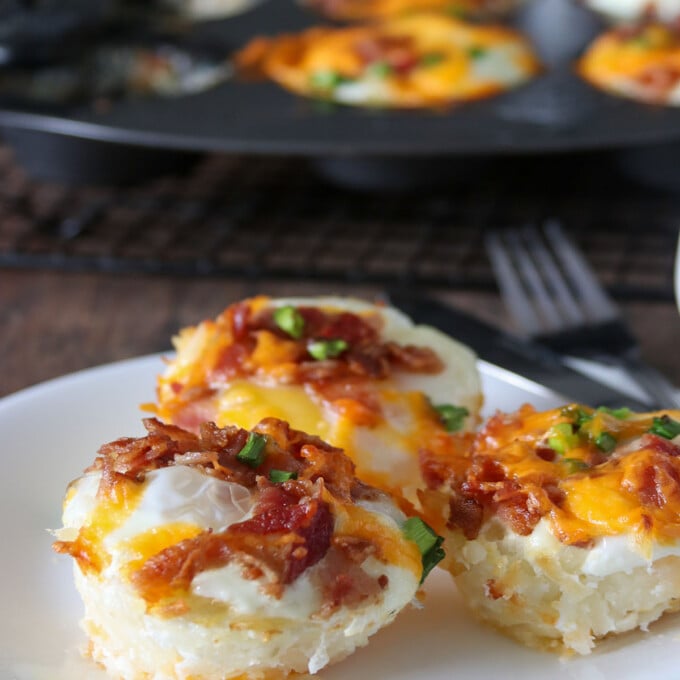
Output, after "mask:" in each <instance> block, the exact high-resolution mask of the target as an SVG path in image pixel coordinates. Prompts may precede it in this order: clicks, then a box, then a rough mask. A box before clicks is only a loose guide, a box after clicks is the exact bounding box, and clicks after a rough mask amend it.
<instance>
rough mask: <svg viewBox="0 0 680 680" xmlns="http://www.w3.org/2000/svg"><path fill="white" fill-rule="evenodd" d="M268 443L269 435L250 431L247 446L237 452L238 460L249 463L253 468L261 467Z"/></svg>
mask: <svg viewBox="0 0 680 680" xmlns="http://www.w3.org/2000/svg"><path fill="white" fill-rule="evenodd" d="M266 444H267V437H265V436H264V435H262V434H256V433H255V432H249V433H248V440H247V441H246V444H245V446H244V447H243V448H242V449H241V450H240V451H239V452H238V453H237V454H236V458H237V460H240V461H241V462H242V463H245V464H246V465H249V466H250V467H251V468H257V467H260V465H262V462H263V461H264V457H265V451H264V447H265V445H266Z"/></svg>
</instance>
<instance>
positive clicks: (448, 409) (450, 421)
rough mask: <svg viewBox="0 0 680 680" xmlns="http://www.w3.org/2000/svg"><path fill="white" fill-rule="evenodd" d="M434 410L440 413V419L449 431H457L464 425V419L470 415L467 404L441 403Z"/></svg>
mask: <svg viewBox="0 0 680 680" xmlns="http://www.w3.org/2000/svg"><path fill="white" fill-rule="evenodd" d="M434 410H435V411H436V412H437V413H438V414H439V420H441V421H442V425H443V426H444V429H445V430H446V431H447V432H457V431H458V430H460V429H461V428H462V427H463V421H464V420H465V418H466V416H469V415H470V411H468V410H467V409H466V408H465V406H452V405H451V404H441V405H440V406H435V407H434Z"/></svg>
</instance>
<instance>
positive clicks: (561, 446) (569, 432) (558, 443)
mask: <svg viewBox="0 0 680 680" xmlns="http://www.w3.org/2000/svg"><path fill="white" fill-rule="evenodd" d="M551 433H552V434H549V436H548V446H549V447H550V448H551V449H552V450H553V451H555V452H557V453H559V454H560V455H561V456H563V455H564V454H565V453H566V452H567V451H568V450H569V449H573V448H574V447H576V446H578V435H576V434H574V427H573V425H572V424H571V423H557V425H554V426H553V427H552V430H551Z"/></svg>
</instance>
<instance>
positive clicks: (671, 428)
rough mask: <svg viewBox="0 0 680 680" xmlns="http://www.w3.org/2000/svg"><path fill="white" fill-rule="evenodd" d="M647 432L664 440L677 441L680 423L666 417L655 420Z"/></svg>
mask: <svg viewBox="0 0 680 680" xmlns="http://www.w3.org/2000/svg"><path fill="white" fill-rule="evenodd" d="M647 432H651V433H652V434H658V435H659V437H663V438H664V439H675V437H677V436H678V435H679V434H680V422H678V421H677V420H673V418H671V417H670V416H665V415H664V416H661V417H660V418H654V421H653V423H652V426H651V427H650V428H649V430H647Z"/></svg>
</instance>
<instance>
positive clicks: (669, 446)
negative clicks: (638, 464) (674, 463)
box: [639, 433, 680, 458]
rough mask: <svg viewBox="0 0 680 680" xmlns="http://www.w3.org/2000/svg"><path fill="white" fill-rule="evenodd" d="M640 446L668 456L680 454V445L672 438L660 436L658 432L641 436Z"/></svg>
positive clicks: (673, 456) (672, 456)
mask: <svg viewBox="0 0 680 680" xmlns="http://www.w3.org/2000/svg"><path fill="white" fill-rule="evenodd" d="M639 447H640V448H641V449H650V450H651V451H655V452H656V453H661V454H664V455H666V456H671V458H675V457H676V456H680V446H679V445H678V444H675V443H674V442H673V440H672V439H666V438H665V437H659V435H657V434H652V433H646V434H644V435H642V437H640V442H639Z"/></svg>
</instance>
